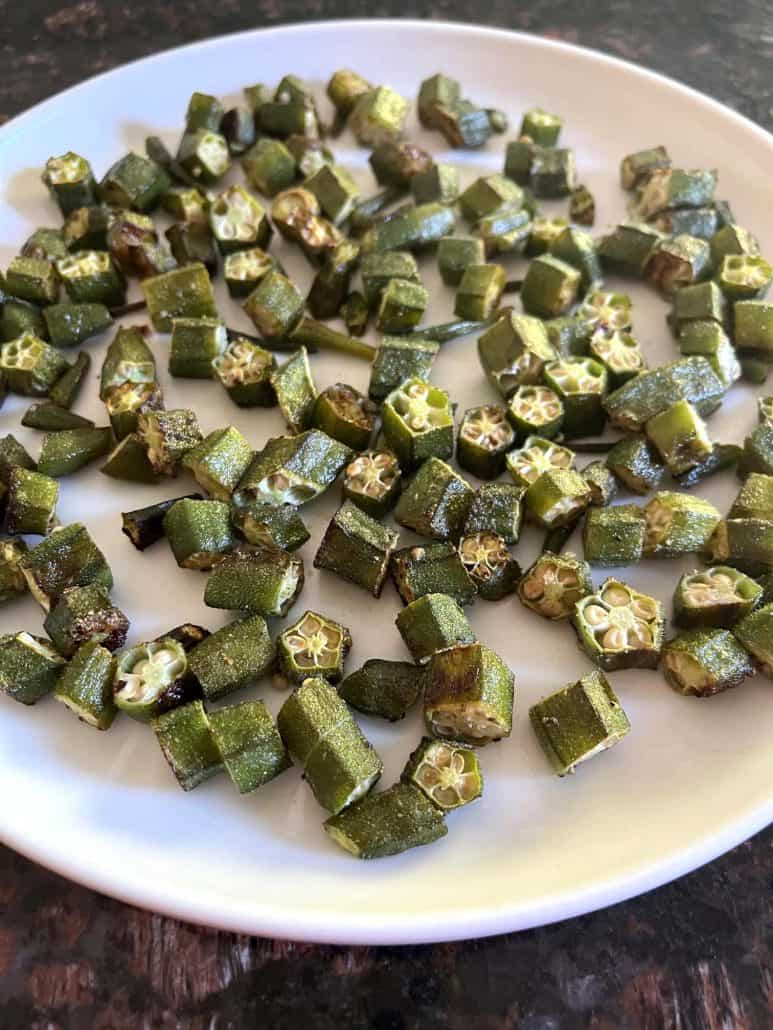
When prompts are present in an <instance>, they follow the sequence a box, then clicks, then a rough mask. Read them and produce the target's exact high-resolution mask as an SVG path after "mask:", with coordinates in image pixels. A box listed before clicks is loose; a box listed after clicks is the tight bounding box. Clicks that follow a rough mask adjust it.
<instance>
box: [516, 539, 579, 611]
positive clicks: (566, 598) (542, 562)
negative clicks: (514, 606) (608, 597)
mask: <svg viewBox="0 0 773 1030" xmlns="http://www.w3.org/2000/svg"><path fill="white" fill-rule="evenodd" d="M592 590H593V584H592V582H591V578H590V567H589V566H588V563H587V562H585V561H582V560H581V559H579V558H577V557H575V555H573V554H563V555H562V554H552V553H549V552H548V553H546V554H541V555H540V556H539V558H537V560H536V561H535V562H534V564H533V565H532V566H531V567H530V568H529V569H527V570H526V572H525V573H524V575H523V578H522V579H521V581H520V583H519V584H518V597H519V599H520V601H521V603H522V604H524V605H525V606H526V607H527V608H530V609H531V610H532V611H533V612H536V613H537V615H541V616H542V617H543V618H544V619H553V620H555V619H568V618H569V616H570V615H571V614H572V612H573V611H574V606H575V604H576V603H577V602H578V601H579V600H581V599H582V598H583V597H586V596H587V595H588V594H590V593H591V591H592Z"/></svg>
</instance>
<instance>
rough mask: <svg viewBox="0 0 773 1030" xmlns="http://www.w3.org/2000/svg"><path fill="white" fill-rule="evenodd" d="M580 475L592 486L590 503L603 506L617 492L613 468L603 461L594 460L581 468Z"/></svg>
mask: <svg viewBox="0 0 773 1030" xmlns="http://www.w3.org/2000/svg"><path fill="white" fill-rule="evenodd" d="M580 475H581V476H582V478H583V479H584V480H585V482H586V483H587V484H588V486H589V488H590V493H591V499H590V503H591V504H592V505H594V506H596V507H599V508H603V507H604V506H605V505H607V504H609V503H610V501H612V499H613V498H614V496H615V494H616V493H617V480H616V479H615V475H614V473H613V472H612V470H611V469H610V468H609V466H608V465H606V464H605V463H604V462H603V461H592V462H591V463H590V464H589V465H586V466H585V468H584V469H582V470H581V472H580Z"/></svg>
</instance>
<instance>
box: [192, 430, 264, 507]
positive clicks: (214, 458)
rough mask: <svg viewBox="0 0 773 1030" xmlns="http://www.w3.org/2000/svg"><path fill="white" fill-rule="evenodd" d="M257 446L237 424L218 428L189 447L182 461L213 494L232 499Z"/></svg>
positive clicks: (211, 495)
mask: <svg viewBox="0 0 773 1030" xmlns="http://www.w3.org/2000/svg"><path fill="white" fill-rule="evenodd" d="M253 453H254V452H253V450H252V447H251V446H250V444H249V442H248V441H247V439H246V438H245V437H244V435H243V434H242V433H241V432H240V431H239V430H238V429H237V428H236V426H226V428H225V429H215V430H213V432H211V433H209V434H208V435H207V436H205V437H204V439H203V440H202V441H201V442H200V443H197V444H195V445H194V446H193V447H191V449H190V450H189V451H186V452H185V454H184V456H183V459H182V464H183V467H184V468H187V469H189V470H190V472H191V473H192V475H193V478H194V479H195V480H196V482H197V483H198V484H199V486H200V487H202V489H204V490H206V491H207V493H208V494H209V495H210V497H213V498H214V499H215V500H217V501H228V500H230V498H231V494H232V493H233V491H234V490H235V489H236V486H237V485H238V483H239V480H240V479H241V478H242V476H243V475H244V473H245V472H246V471H247V467H248V465H249V464H250V461H251V460H252V456H253Z"/></svg>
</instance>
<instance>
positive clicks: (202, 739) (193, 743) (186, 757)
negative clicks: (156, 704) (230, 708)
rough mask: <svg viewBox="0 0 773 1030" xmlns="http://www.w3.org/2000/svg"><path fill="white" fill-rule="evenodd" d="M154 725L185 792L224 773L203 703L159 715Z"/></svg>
mask: <svg viewBox="0 0 773 1030" xmlns="http://www.w3.org/2000/svg"><path fill="white" fill-rule="evenodd" d="M151 725H152V727H153V732H154V733H155V734H156V739H157V740H158V743H159V745H160V747H161V751H162V752H163V755H164V758H165V759H166V760H167V762H168V763H169V767H170V768H171V770H172V772H173V773H174V775H175V777H176V779H177V782H178V783H179V784H180V786H181V787H182V789H183V790H193V788H194V787H198V785H199V784H200V783H203V782H204V781H205V780H208V779H210V777H212V776H215V775H216V774H217V773H219V772H222V769H223V762H222V758H221V755H220V752H219V751H218V748H217V745H216V744H215V740H214V737H213V736H212V730H211V728H210V725H209V718H208V717H207V713H206V712H205V711H204V705H203V703H202V702H201V701H189V702H188V704H184V705H180V706H179V707H178V708H173V709H172V710H171V711H170V712H164V713H163V714H161V715H158V716H156V717H155V718H154V719H153V720H152V722H151Z"/></svg>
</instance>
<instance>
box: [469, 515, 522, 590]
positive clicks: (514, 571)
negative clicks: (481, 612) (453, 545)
mask: <svg viewBox="0 0 773 1030" xmlns="http://www.w3.org/2000/svg"><path fill="white" fill-rule="evenodd" d="M459 557H460V559H461V562H462V565H463V566H464V568H465V569H466V571H467V573H468V575H469V577H470V579H471V580H472V582H473V583H474V584H475V586H476V587H477V590H478V596H479V597H480V598H482V600H484V601H501V600H502V598H503V597H507V596H508V594H512V593H514V592H515V589H516V587H517V586H518V581H519V579H520V578H521V568H520V566H519V564H518V562H517V561H516V560H515V558H514V557H513V556H512V555H511V554H510V552H509V551H508V549H507V544H506V543H505V541H504V540H503V539H502V537H501V536H499V535H498V534H496V533H491V532H489V531H483V532H480V533H470V534H466V535H465V536H463V537H462V538H461V540H460V541H459Z"/></svg>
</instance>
